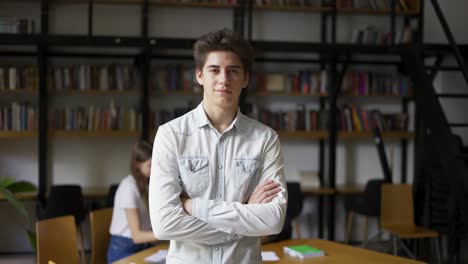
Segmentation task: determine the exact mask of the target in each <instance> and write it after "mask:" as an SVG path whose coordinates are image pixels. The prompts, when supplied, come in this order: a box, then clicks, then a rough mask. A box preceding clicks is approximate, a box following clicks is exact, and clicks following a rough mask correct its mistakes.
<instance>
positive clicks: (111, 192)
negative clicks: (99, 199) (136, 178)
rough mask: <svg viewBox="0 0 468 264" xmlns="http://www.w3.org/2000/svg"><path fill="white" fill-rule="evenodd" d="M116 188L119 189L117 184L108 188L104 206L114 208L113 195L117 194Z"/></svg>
mask: <svg viewBox="0 0 468 264" xmlns="http://www.w3.org/2000/svg"><path fill="white" fill-rule="evenodd" d="M117 188H119V184H118V183H115V184H112V185H111V186H110V187H109V191H108V192H107V197H106V200H107V201H106V206H107V207H114V198H115V193H116V192H117Z"/></svg>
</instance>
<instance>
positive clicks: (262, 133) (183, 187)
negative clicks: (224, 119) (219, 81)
mask: <svg viewBox="0 0 468 264" xmlns="http://www.w3.org/2000/svg"><path fill="white" fill-rule="evenodd" d="M283 165H284V162H283V156H282V152H281V146H280V142H279V139H278V135H277V133H276V132H275V131H274V130H272V129H271V128H269V127H267V126H265V125H263V124H261V123H259V122H257V121H255V120H253V119H250V118H248V117H246V116H245V115H243V114H241V113H240V111H238V112H237V117H236V119H235V120H234V121H233V122H232V124H231V125H230V127H229V128H228V129H226V131H225V132H223V133H219V132H218V131H217V130H216V129H215V128H214V127H213V126H212V125H211V123H210V121H209V120H208V118H207V116H206V114H205V111H204V110H203V106H202V104H200V105H199V106H198V107H197V108H196V109H194V110H192V111H191V112H189V113H187V114H185V115H184V116H182V117H180V118H177V119H175V120H173V121H171V122H168V123H167V124H165V125H163V126H160V127H159V129H158V132H157V134H156V138H155V140H154V148H153V157H152V163H151V178H150V186H149V207H150V216H151V225H152V228H153V231H154V233H155V235H156V237H157V238H158V239H162V240H171V243H170V247H169V253H168V256H167V260H166V263H168V264H171V263H184V264H185V263H187V262H190V263H193V264H195V263H197V264H198V263H210V264H211V263H233V264H234V263H235V264H239V263H262V258H261V254H260V238H259V237H260V236H264V235H270V234H276V233H279V232H280V231H281V229H282V226H283V221H284V217H285V215H286V203H287V200H286V199H287V192H286V184H285V180H284V174H283ZM268 179H273V180H275V181H277V182H279V183H281V185H282V187H283V190H282V192H280V193H279V194H278V195H277V197H275V198H274V199H273V201H271V202H269V203H266V204H246V203H247V201H248V198H249V197H250V195H251V194H252V192H253V190H254V188H255V187H256V186H257V184H258V183H260V182H263V181H265V180H268ZM182 192H185V193H187V194H188V195H189V196H190V197H191V198H192V199H193V204H192V214H193V216H190V215H188V214H186V213H185V211H184V208H183V206H182V203H181V201H180V195H181V193H182Z"/></svg>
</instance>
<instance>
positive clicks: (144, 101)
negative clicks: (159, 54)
mask: <svg viewBox="0 0 468 264" xmlns="http://www.w3.org/2000/svg"><path fill="white" fill-rule="evenodd" d="M141 11H142V12H141V13H142V14H141V35H142V38H143V43H144V44H143V51H142V53H141V56H142V58H141V60H140V62H141V67H140V69H141V97H140V101H141V103H140V105H141V117H142V122H141V123H142V124H141V125H142V131H141V138H142V139H144V140H148V138H149V129H150V125H149V123H150V120H149V119H150V118H149V117H150V115H149V111H150V109H149V71H150V70H149V69H150V66H151V53H152V52H151V46H150V41H149V38H148V24H149V19H148V12H149V0H144V1H143V6H142V10H141Z"/></svg>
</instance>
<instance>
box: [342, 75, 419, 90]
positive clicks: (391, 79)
mask: <svg viewBox="0 0 468 264" xmlns="http://www.w3.org/2000/svg"><path fill="white" fill-rule="evenodd" d="M341 85H342V86H341V92H342V94H344V95H397V96H411V95H412V94H413V93H412V89H411V88H412V86H411V81H410V79H409V77H407V76H404V75H400V74H391V73H386V72H367V71H354V70H349V71H347V72H346V73H345V75H344V77H343V82H342V84H341Z"/></svg>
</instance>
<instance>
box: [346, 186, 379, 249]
mask: <svg viewBox="0 0 468 264" xmlns="http://www.w3.org/2000/svg"><path fill="white" fill-rule="evenodd" d="M385 182H386V181H385V180H377V179H374V180H369V181H368V182H367V184H366V187H365V189H364V192H363V193H361V194H354V195H350V196H348V197H346V199H345V209H346V211H347V212H348V220H347V223H346V238H345V241H346V243H348V242H349V239H350V236H351V227H352V225H353V216H354V214H359V215H363V216H364V223H363V227H362V228H363V232H362V236H363V245H365V244H366V242H367V218H368V217H379V215H380V197H381V186H382V184H384V183H385Z"/></svg>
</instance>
